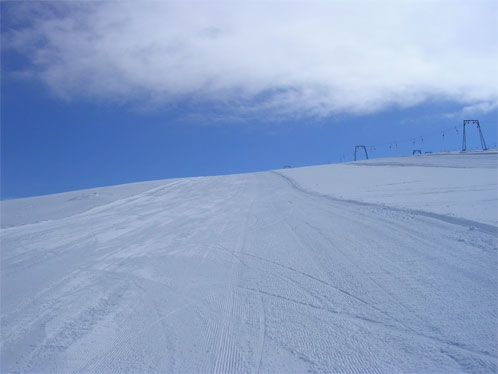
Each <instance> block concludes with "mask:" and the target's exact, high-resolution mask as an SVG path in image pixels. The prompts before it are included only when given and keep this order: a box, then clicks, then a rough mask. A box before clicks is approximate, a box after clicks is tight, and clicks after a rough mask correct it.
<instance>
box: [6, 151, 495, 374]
mask: <svg viewBox="0 0 498 374" xmlns="http://www.w3.org/2000/svg"><path fill="white" fill-rule="evenodd" d="M496 171H497V153H496V151H489V152H485V153H482V152H481V153H479V152H477V153H476V152H474V153H472V152H470V153H466V154H459V153H455V154H440V155H431V156H422V157H420V156H418V157H409V158H399V159H384V160H371V161H368V162H358V163H350V164H342V165H327V166H318V167H311V168H302V169H290V170H289V169H286V170H281V171H276V172H265V173H255V174H243V175H232V176H221V177H203V178H187V179H177V180H165V181H155V182H150V185H147V183H142V184H141V185H140V186H137V185H123V186H114V187H110V188H107V189H106V190H105V191H106V192H105V196H104V195H103V194H104V193H103V192H97V193H94V192H95V191H94V190H92V191H91V190H88V191H76V192H71V193H68V194H65V195H63V194H61V195H53V196H45V197H39V198H31V199H21V200H12V201H8V202H2V226H3V227H4V228H3V229H2V230H1V244H2V248H1V249H2V250H1V328H2V329H1V361H0V369H1V370H0V371H1V372H37V373H39V372H92V373H107V372H134V373H135V372H145V371H149V372H189V373H193V372H217V373H220V372H229V373H234V372H307V371H311V372H338V373H394V372H395V373H401V372H409V373H413V372H417V373H420V372H424V373H427V372H431V373H434V372H437V373H460V372H463V373H465V372H467V373H475V372H480V373H486V372H488V373H494V372H496V370H497V366H496V360H497V332H496V327H497V326H496V321H497V271H496V270H497V238H496V211H497V196H496ZM44 212H46V214H45V215H44Z"/></svg>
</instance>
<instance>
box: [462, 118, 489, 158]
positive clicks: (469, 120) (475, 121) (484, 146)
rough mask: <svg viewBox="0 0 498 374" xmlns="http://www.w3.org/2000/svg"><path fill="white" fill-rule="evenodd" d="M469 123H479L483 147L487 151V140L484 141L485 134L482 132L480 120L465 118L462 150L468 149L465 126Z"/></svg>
mask: <svg viewBox="0 0 498 374" xmlns="http://www.w3.org/2000/svg"><path fill="white" fill-rule="evenodd" d="M467 125H477V130H479V136H480V137H481V147H482V150H483V151H485V150H486V149H488V147H486V142H485V141H484V135H483V134H482V130H481V126H480V125H479V121H478V120H476V119H464V120H463V143H462V151H466V150H467V134H466V133H465V127H466V126H467Z"/></svg>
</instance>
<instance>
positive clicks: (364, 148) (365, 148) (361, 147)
mask: <svg viewBox="0 0 498 374" xmlns="http://www.w3.org/2000/svg"><path fill="white" fill-rule="evenodd" d="M358 149H363V150H364V151H365V157H366V158H367V160H368V153H367V147H365V146H364V145H356V146H355V147H354V160H355V161H356V153H357V152H358Z"/></svg>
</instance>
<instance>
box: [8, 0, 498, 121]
mask: <svg viewBox="0 0 498 374" xmlns="http://www.w3.org/2000/svg"><path fill="white" fill-rule="evenodd" d="M40 4H41V5H38V6H37V7H36V9H35V8H33V6H31V7H28V8H26V6H25V5H24V6H23V7H24V10H23V12H21V13H22V14H24V15H25V16H26V19H29V22H28V23H26V19H25V20H24V22H21V23H20V24H19V25H21V26H19V27H17V28H16V29H15V30H13V31H10V32H8V33H7V35H6V40H7V41H8V46H9V47H12V48H16V49H17V50H18V51H20V52H21V53H24V54H26V55H27V56H29V57H30V59H31V62H32V64H31V66H30V67H29V68H28V69H27V70H28V72H29V73H31V74H34V76H36V77H38V78H39V79H41V80H43V81H44V82H45V83H46V84H47V85H48V86H50V87H51V88H52V89H53V90H54V91H55V92H56V93H58V94H59V95H61V96H62V97H66V98H68V99H72V98H79V97H85V98H90V99H92V100H104V101H118V102H125V103H132V104H134V105H139V106H143V105H152V106H162V105H171V104H175V103H178V102H188V103H199V104H203V105H206V104H208V105H212V106H214V107H220V106H221V107H223V108H225V109H229V110H231V111H233V112H234V113H238V114H240V115H251V114H254V113H261V111H265V112H267V113H270V114H277V115H290V116H300V115H317V116H327V115H330V114H333V113H367V112H375V111H378V110H383V109H385V108H387V107H390V106H401V107H408V106H413V105H416V104H418V103H422V102H426V101H429V100H449V101H456V102H458V103H461V104H462V105H463V106H473V107H476V108H478V107H479V106H481V107H483V108H488V107H490V106H494V105H495V104H496V102H497V101H498V94H497V84H498V82H497V63H498V57H497V56H498V54H497V33H496V11H497V5H496V2H495V1H423V0H422V1H399V0H398V1H374V2H371V1H334V2H330V1H329V2H315V1H311V2H283V1H278V2H277V1H267V2H234V1H232V2H210V3H208V2H200V1H196V2H181V3H179V2H161V1H133V2H132V1H130V2H121V1H120V2H112V1H107V2H90V3H62V4H61V3H58V2H54V3H40ZM49 5H50V6H49ZM33 10H36V12H35V13H33ZM18 14H20V13H18Z"/></svg>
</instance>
